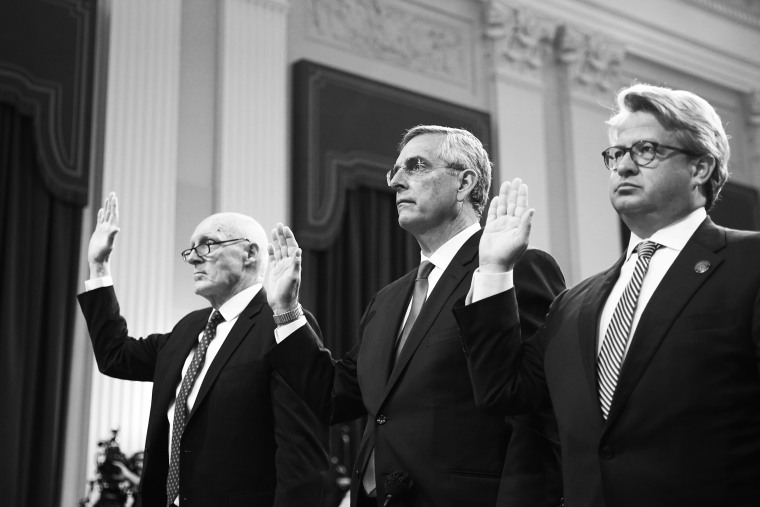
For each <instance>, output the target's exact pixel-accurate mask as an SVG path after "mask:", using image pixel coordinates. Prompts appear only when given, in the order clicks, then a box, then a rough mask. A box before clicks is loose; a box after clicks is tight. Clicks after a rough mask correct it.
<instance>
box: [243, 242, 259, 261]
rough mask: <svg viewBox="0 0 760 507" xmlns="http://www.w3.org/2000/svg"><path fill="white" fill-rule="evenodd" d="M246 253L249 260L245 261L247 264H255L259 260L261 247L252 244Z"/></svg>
mask: <svg viewBox="0 0 760 507" xmlns="http://www.w3.org/2000/svg"><path fill="white" fill-rule="evenodd" d="M246 253H247V254H248V258H247V259H245V264H252V263H255V262H256V261H258V259H259V245H257V244H256V243H251V244H250V245H248V249H247V250H246Z"/></svg>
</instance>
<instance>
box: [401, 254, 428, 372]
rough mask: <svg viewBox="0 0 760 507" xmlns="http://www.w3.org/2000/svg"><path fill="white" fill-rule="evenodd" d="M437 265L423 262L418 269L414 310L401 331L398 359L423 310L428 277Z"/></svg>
mask: <svg viewBox="0 0 760 507" xmlns="http://www.w3.org/2000/svg"><path fill="white" fill-rule="evenodd" d="M434 267H435V265H434V264H433V263H432V262H430V261H422V263H421V264H420V267H419V268H417V279H416V280H415V281H414V293H413V295H412V309H411V310H409V316H408V317H407V318H406V323H405V324H404V329H403V330H402V331H401V337H400V338H399V340H398V345H397V346H396V358H398V356H399V354H400V353H401V349H403V348H404V345H405V344H406V339H407V338H408V337H409V332H410V331H411V330H412V327H413V326H414V322H415V321H416V320H417V317H418V316H419V314H420V310H422V305H423V304H424V303H425V299H426V298H427V291H428V276H430V272H431V271H433V268H434Z"/></svg>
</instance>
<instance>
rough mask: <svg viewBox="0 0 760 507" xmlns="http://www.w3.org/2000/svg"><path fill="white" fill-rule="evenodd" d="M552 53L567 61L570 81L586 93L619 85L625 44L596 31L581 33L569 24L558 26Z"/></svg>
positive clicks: (610, 88)
mask: <svg viewBox="0 0 760 507" xmlns="http://www.w3.org/2000/svg"><path fill="white" fill-rule="evenodd" d="M555 42H556V44H555V54H556V57H557V60H558V61H559V62H561V63H564V64H565V65H567V69H568V78H569V79H570V85H571V87H572V88H573V89H574V90H575V91H580V92H583V93H587V94H589V95H592V96H594V95H598V94H602V95H603V96H604V97H609V92H611V91H614V90H615V89H617V88H619V87H620V84H621V78H620V69H621V66H622V63H623V60H624V58H625V47H624V46H623V45H622V44H619V43H617V42H615V41H612V40H610V39H608V38H606V37H604V36H601V35H598V34H587V33H583V32H581V31H580V30H578V29H577V28H574V27H572V26H569V25H561V26H559V27H558V28H557V36H556V41H555Z"/></svg>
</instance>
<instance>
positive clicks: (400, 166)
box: [393, 155, 433, 169]
mask: <svg viewBox="0 0 760 507" xmlns="http://www.w3.org/2000/svg"><path fill="white" fill-rule="evenodd" d="M410 160H419V161H420V162H422V163H423V164H425V165H433V163H432V162H431V161H430V160H428V159H426V158H425V157H423V156H421V155H414V156H411V157H408V158H407V159H406V160H404V163H403V164H401V165H400V164H396V165H394V166H393V167H395V168H396V169H401V168H402V167H406V166H407V165H408V164H409V161H410Z"/></svg>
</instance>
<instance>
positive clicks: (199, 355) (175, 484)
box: [166, 310, 224, 505]
mask: <svg viewBox="0 0 760 507" xmlns="http://www.w3.org/2000/svg"><path fill="white" fill-rule="evenodd" d="M221 322H224V317H222V314H221V313H219V310H214V313H213V314H211V318H210V319H209V320H208V323H207V324H206V329H204V330H203V334H202V335H201V339H200V341H199V342H198V347H196V349H195V353H194V354H193V358H192V359H191V360H190V366H188V367H187V372H185V376H184V377H183V378H182V384H181V385H180V388H179V394H177V400H176V402H175V404H174V424H173V425H172V452H171V458H170V460H169V474H168V476H167V478H166V505H172V504H173V503H174V499H175V498H177V495H178V494H179V454H180V452H179V448H180V441H181V440H182V432H183V431H185V423H186V422H187V396H188V395H189V394H190V391H191V390H192V389H193V384H194V383H195V379H196V378H198V373H199V372H200V371H201V368H203V363H204V362H205V361H206V350H207V349H208V345H209V343H211V340H213V339H214V337H215V336H216V326H218V325H219V324H220V323H221Z"/></svg>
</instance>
